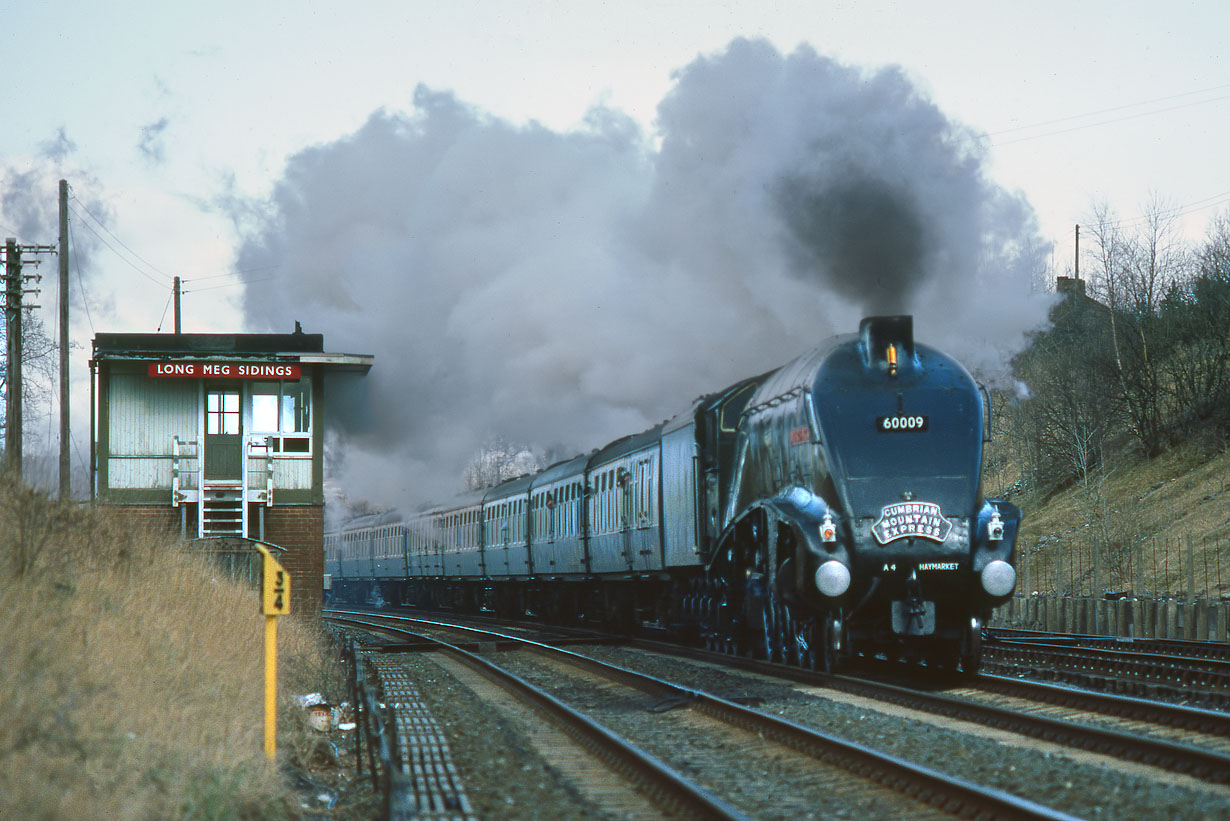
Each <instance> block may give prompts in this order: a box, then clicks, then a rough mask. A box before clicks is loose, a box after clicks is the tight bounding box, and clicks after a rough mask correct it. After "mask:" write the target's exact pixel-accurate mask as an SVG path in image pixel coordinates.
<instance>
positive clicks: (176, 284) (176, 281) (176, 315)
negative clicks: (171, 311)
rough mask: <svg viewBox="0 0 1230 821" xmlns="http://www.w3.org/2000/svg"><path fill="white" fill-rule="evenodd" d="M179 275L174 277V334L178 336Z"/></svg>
mask: <svg viewBox="0 0 1230 821" xmlns="http://www.w3.org/2000/svg"><path fill="white" fill-rule="evenodd" d="M179 293H180V289H179V277H175V287H174V294H175V335H176V336H179Z"/></svg>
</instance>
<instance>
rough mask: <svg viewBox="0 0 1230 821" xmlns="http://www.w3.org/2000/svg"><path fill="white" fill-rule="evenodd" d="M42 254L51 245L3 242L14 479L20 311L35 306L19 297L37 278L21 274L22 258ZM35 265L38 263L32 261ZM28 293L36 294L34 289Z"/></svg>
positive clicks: (9, 456) (8, 443) (8, 449)
mask: <svg viewBox="0 0 1230 821" xmlns="http://www.w3.org/2000/svg"><path fill="white" fill-rule="evenodd" d="M26 251H28V252H30V253H34V254H44V253H52V254H54V253H55V252H56V246H54V245H18V244H17V240H16V239H14V238H13V237H9V238H8V239H6V240H5V241H4V285H5V287H4V322H5V333H6V335H7V337H8V351H7V354H8V359H7V360H6V361H5V375H6V378H7V382H8V386H7V387H8V391H7V395H6V397H5V399H6V401H5V408H4V411H5V419H4V423H5V442H4V469H5V470H7V471H9V472H11V473H12V474H13V475H14V476H15V477H16V478H18V479H20V478H21V475H22V471H21V468H22V464H21V438H22V429H21V402H22V396H21V393H22V385H21V349H22V338H21V336H22V334H21V312H22V310H23V309H25V308H37V307H38V306H37V305H22V297H23V296H24V295H25V293H26V289H25V283H26V280H27V279H37V278H38V277H37V276H36V275H23V274H22V273H21V255H22V253H23V252H26ZM34 264H35V265H37V264H38V261H37V260H35V262H34ZM30 293H36V291H35V290H32V291H30Z"/></svg>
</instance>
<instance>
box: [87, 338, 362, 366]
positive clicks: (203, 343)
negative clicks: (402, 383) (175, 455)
mask: <svg viewBox="0 0 1230 821" xmlns="http://www.w3.org/2000/svg"><path fill="white" fill-rule="evenodd" d="M244 358H260V359H270V358H277V359H279V360H282V361H287V362H298V363H300V364H303V365H325V366H328V367H330V368H331V369H332V370H346V371H357V372H360V373H366V372H367V371H369V370H371V367H372V361H373V356H372V355H371V354H351V353H328V352H326V351H325V337H324V334H305V333H302V332H296V333H291V334H148V333H146V334H132V333H115V334H108V333H102V334H97V335H95V337H94V358H93V361H94V362H101V361H108V362H116V361H143V360H148V359H164V360H175V359H193V360H209V359H244ZM91 364H92V363H91Z"/></svg>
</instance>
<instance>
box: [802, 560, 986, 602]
mask: <svg viewBox="0 0 1230 821" xmlns="http://www.w3.org/2000/svg"><path fill="white" fill-rule="evenodd" d="M1001 564H1003V563H1002V562H1001ZM816 589H817V590H819V591H820V592H821V593H823V594H824V595H826V596H828V597H830V598H836V597H838V596H840V595H841V594H842V593H845V592H846V591H847V590H849V589H850V568H848V567H846V566H845V565H844V564H842V563H841V562H839V561H835V560H829V561H827V562H825V563H824V564H822V565H820V566H819V567H818V568H816Z"/></svg>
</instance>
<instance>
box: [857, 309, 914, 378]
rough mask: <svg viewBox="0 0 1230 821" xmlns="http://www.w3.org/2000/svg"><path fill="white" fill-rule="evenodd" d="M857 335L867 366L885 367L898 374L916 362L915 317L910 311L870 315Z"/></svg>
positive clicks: (890, 373) (890, 372)
mask: <svg viewBox="0 0 1230 821" xmlns="http://www.w3.org/2000/svg"><path fill="white" fill-rule="evenodd" d="M858 335H859V348H860V349H861V350H862V353H863V365H864V366H865V367H867V368H869V369H870V368H874V367H882V368H885V369H887V370H888V371H889V375H890V376H895V375H896V372H897V371H898V370H899V369H901V370H905V369H909V368H910V367H911V365H912V364H913V361H914V317H912V316H910V315H909V314H901V315H898V316H869V317H867V318H866V319H864V320H863V321H862V322H860V323H859V326H858Z"/></svg>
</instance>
